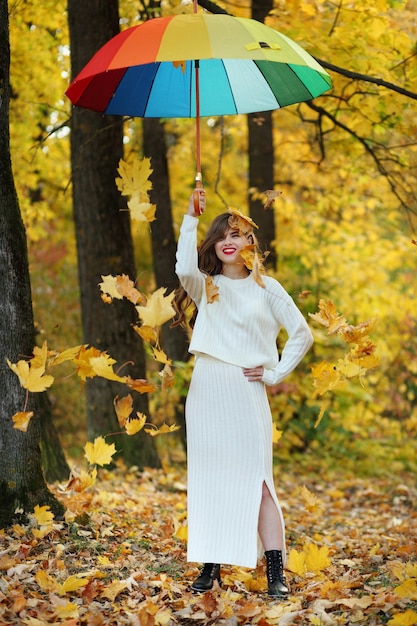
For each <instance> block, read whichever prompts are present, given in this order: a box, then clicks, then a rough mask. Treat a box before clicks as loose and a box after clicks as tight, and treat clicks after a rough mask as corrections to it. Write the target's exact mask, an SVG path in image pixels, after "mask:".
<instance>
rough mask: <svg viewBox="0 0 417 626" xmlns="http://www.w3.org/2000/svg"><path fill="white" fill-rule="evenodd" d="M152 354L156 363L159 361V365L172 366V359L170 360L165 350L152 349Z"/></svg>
mask: <svg viewBox="0 0 417 626" xmlns="http://www.w3.org/2000/svg"><path fill="white" fill-rule="evenodd" d="M152 354H153V358H154V359H155V361H158V363H163V364H164V365H171V363H172V361H171V359H169V358H168V356H167V354H166V353H165V352H164V351H163V350H158V348H152Z"/></svg>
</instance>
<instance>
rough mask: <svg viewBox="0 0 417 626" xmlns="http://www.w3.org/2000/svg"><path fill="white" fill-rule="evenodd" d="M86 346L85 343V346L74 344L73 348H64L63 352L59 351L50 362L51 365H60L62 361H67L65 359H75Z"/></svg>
mask: <svg viewBox="0 0 417 626" xmlns="http://www.w3.org/2000/svg"><path fill="white" fill-rule="evenodd" d="M86 347H87V346H86V344H84V345H83V346H81V345H80V346H74V347H73V348H67V350H63V351H62V352H57V353H55V355H54V357H53V358H52V359H51V361H50V362H49V365H50V366H51V367H52V366H56V365H60V364H61V363H65V361H73V360H74V359H76V357H77V356H78V354H79V352H80V350H81V348H86Z"/></svg>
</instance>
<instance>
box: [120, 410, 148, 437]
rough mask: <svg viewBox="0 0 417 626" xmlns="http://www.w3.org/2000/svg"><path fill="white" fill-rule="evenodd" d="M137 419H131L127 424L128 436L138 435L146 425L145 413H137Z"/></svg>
mask: <svg viewBox="0 0 417 626" xmlns="http://www.w3.org/2000/svg"><path fill="white" fill-rule="evenodd" d="M136 415H137V417H131V418H129V419H128V420H127V422H126V424H125V429H126V433H127V434H128V435H136V433H138V432H139V431H140V430H142V428H143V427H144V426H145V424H146V415H145V414H144V413H139V412H137V413H136Z"/></svg>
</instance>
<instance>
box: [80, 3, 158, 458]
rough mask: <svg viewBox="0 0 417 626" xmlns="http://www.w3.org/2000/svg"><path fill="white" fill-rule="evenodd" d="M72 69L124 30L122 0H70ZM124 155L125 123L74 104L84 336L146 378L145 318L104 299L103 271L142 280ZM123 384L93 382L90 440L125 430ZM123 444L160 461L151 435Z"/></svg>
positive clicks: (89, 388) (140, 405)
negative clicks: (122, 180) (119, 398)
mask: <svg viewBox="0 0 417 626" xmlns="http://www.w3.org/2000/svg"><path fill="white" fill-rule="evenodd" d="M68 19H69V28H70V38H71V68H72V74H73V76H75V75H76V74H77V73H78V72H79V71H80V70H81V69H82V67H83V66H84V65H85V64H86V63H87V62H88V61H89V60H90V58H91V57H92V56H93V54H94V53H95V52H96V51H97V50H98V49H99V48H100V47H101V46H102V45H103V44H104V43H105V42H106V41H107V40H109V39H110V38H111V37H113V36H114V35H116V34H117V33H118V32H119V15H118V3H117V0H89V2H83V0H69V2H68ZM122 157H123V120H122V119H121V118H114V117H110V116H107V117H103V116H100V115H99V114H97V113H93V112H90V111H85V110H82V109H77V108H74V109H73V115H72V128H71V164H72V176H73V180H72V182H73V205H74V220H75V229H76V238H77V254H78V270H79V280H80V291H81V313H82V325H83V339H84V342H85V343H88V344H90V345H93V346H95V347H96V348H99V349H100V350H105V351H107V352H108V353H109V354H110V355H111V356H112V357H113V358H114V359H116V361H117V363H118V365H119V366H121V365H123V364H126V363H134V365H129V366H127V367H124V368H123V371H122V373H123V374H130V375H131V376H133V377H135V378H137V377H140V378H144V377H145V376H146V366H145V353H144V349H143V345H142V343H141V342H140V340H139V338H138V337H137V336H136V335H135V334H134V332H133V330H132V324H133V323H135V322H136V321H137V315H136V312H135V310H134V307H133V306H132V305H131V303H128V302H125V301H123V302H122V301H118V302H115V303H113V304H111V305H108V304H104V303H103V302H102V301H101V298H100V293H99V287H98V284H99V283H100V282H101V280H102V279H101V276H102V275H107V274H112V275H116V274H127V275H129V276H130V277H131V278H133V279H134V278H135V267H134V255H133V243H132V236H131V230H130V219H129V214H128V212H127V211H125V210H123V209H125V208H126V207H125V205H124V202H123V200H122V197H121V195H120V193H119V191H118V190H117V187H116V184H115V178H116V177H117V175H118V174H117V167H118V165H119V161H120V159H121V158H122ZM117 394H121V395H124V390H122V389H121V387H120V384H118V383H114V382H111V381H108V380H105V379H102V378H100V379H99V378H94V379H93V380H91V381H88V382H87V385H86V395H87V423H88V433H89V437H90V438H93V437H95V436H97V435H106V434H109V433H114V432H115V431H118V430H120V429H119V427H118V425H117V421H116V416H115V412H114V407H113V399H114V397H115V396H116V395H117ZM135 403H136V405H135V409H136V410H139V411H142V412H144V413H147V410H148V406H147V400H146V396H137V397H136V399H135ZM116 447H117V449H118V450H120V452H121V454H122V455H123V458H124V459H125V461H126V462H127V463H129V464H135V465H139V466H140V467H143V466H145V465H146V466H150V467H155V466H158V465H159V460H158V457H157V454H156V448H155V444H154V441H153V439H151V438H150V437H149V436H148V435H146V434H145V433H139V434H138V435H136V436H135V437H128V436H127V435H120V436H117V437H116Z"/></svg>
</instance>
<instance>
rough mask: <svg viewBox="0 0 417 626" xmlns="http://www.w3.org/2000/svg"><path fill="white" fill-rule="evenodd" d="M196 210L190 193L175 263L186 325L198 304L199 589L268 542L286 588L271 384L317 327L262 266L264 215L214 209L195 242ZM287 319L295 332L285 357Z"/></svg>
mask: <svg viewBox="0 0 417 626" xmlns="http://www.w3.org/2000/svg"><path fill="white" fill-rule="evenodd" d="M200 193H201V195H202V199H203V202H205V197H204V195H203V194H204V192H203V191H200ZM193 195H194V194H193ZM197 218H198V213H197V212H196V209H195V208H194V199H193V196H192V197H191V198H190V203H189V205H188V210H187V214H186V215H185V216H184V219H183V223H182V226H181V231H180V237H179V241H178V250H177V264H176V273H177V275H178V277H179V279H180V282H181V288H180V290H179V292H178V293H177V297H176V304H177V309H178V312H179V318H178V322H177V323H182V324H184V322H185V320H186V311H189V306H190V304H191V305H192V307H193V308H194V312H193V315H192V317H191V320H189V321H190V325H191V326H192V327H193V334H192V338H191V342H190V347H189V350H190V352H191V353H192V354H193V355H195V365H194V371H193V376H192V380H191V384H190V389H189V392H188V396H187V401H186V423H187V461H188V551H187V559H188V561H192V562H202V563H204V567H203V569H202V572H201V574H200V576H199V577H198V578H197V579H196V580H195V581H194V583H193V584H192V587H191V588H192V589H193V591H197V592H202V591H206V590H208V589H211V588H212V586H213V583H214V580H218V582H219V583H220V564H221V563H227V564H230V565H237V566H242V567H249V568H254V567H256V563H257V559H258V557H260V556H261V555H262V551H264V552H265V557H266V563H267V579H268V594H269V595H270V596H275V597H285V596H286V595H287V594H288V593H289V590H288V587H287V583H286V579H285V574H284V564H285V531H284V521H283V516H282V511H281V507H280V505H279V502H278V499H277V496H276V493H275V488H274V482H273V473H272V418H271V411H270V407H269V402H268V398H267V394H266V388H265V385H276V384H277V383H279V382H281V381H282V380H283V379H284V378H285V377H286V376H287V375H288V374H290V372H292V371H293V369H294V368H295V367H296V366H297V365H298V363H299V362H300V361H301V359H302V358H303V356H304V355H305V354H306V352H307V351H308V349H309V348H310V346H311V344H312V341H313V340H312V335H311V332H310V330H309V328H308V326H307V324H306V322H305V320H304V318H303V316H302V315H301V313H300V311H299V310H298V308H297V307H296V306H295V304H294V302H293V300H292V299H291V297H290V296H289V295H288V294H287V292H286V291H285V290H284V289H283V287H282V286H281V285H280V284H279V283H278V282H277V281H276V280H274V279H273V278H271V277H268V276H265V275H263V274H261V273H260V272H259V271H257V268H258V263H257V258H258V257H257V253H256V239H255V235H254V230H253V229H254V227H256V228H257V226H256V224H254V223H253V222H252V220H251V219H250V218H247V217H245V216H243V215H242V214H241V213H240V212H239V211H236V210H233V209H231V210H230V212H228V213H223V214H221V215H219V216H217V217H216V218H215V220H214V221H213V223H212V225H211V226H210V228H209V230H208V233H207V236H206V238H205V240H204V241H203V243H202V244H201V246H200V248H199V250H198V251H197V224H198V219H197ZM248 268H251V270H252V271H251V270H250V269H248ZM281 328H285V330H286V331H287V333H288V340H287V342H286V344H285V347H284V350H283V352H282V355H281V359H279V356H278V351H277V347H276V338H277V335H278V333H279V331H280V329H281Z"/></svg>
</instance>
